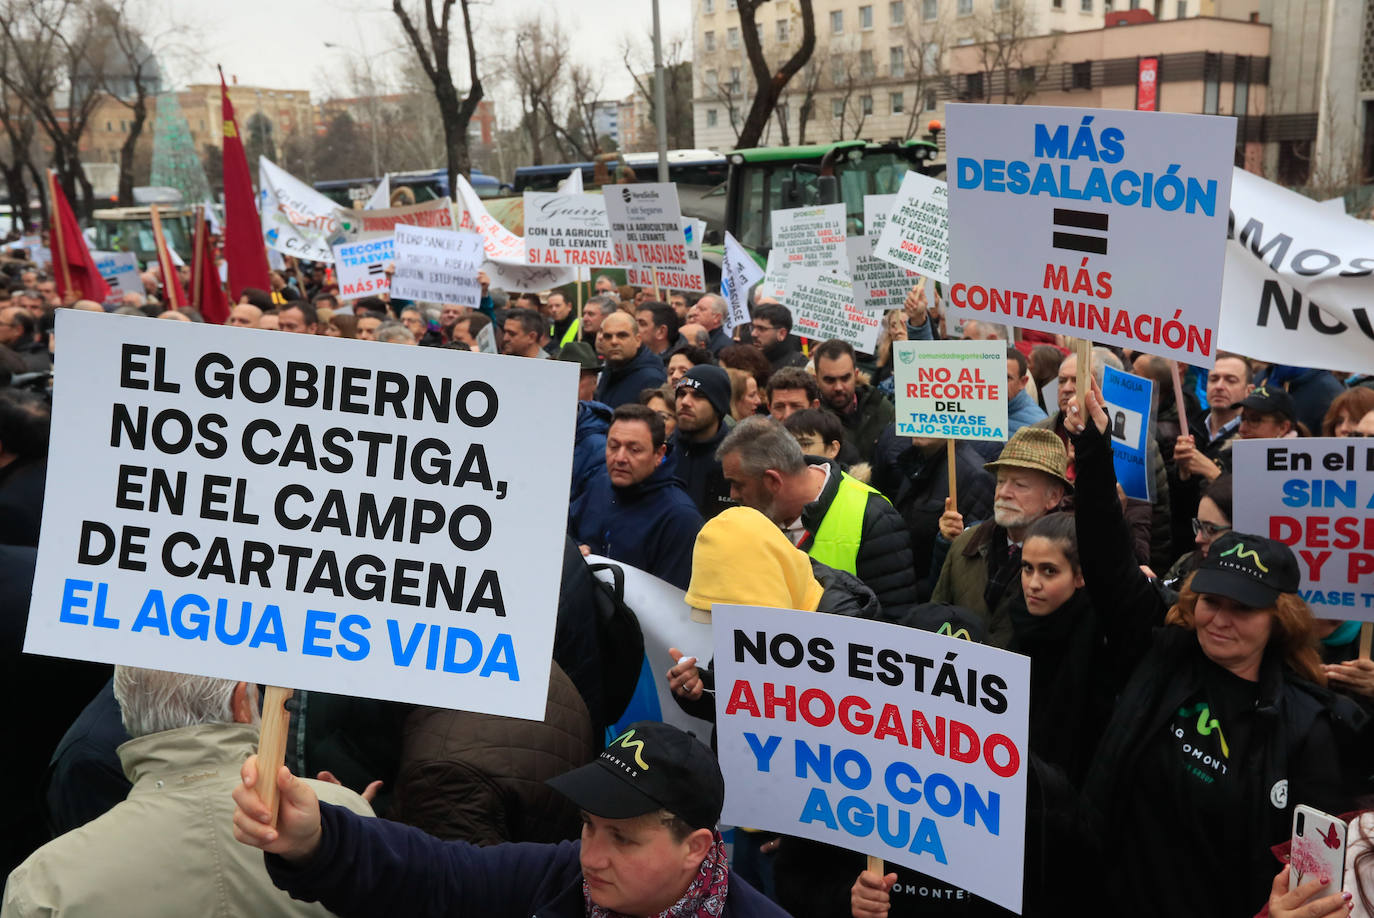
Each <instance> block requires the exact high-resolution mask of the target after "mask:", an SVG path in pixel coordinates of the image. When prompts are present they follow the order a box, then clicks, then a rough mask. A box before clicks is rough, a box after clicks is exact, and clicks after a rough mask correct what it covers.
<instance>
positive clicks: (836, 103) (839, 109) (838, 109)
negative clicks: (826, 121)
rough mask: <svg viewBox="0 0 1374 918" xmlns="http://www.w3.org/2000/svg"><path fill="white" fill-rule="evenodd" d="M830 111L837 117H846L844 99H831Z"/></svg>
mask: <svg viewBox="0 0 1374 918" xmlns="http://www.w3.org/2000/svg"><path fill="white" fill-rule="evenodd" d="M830 113H831V114H832V115H834V116H835V117H836V118H837V119H838V118H843V117H844V100H843V99H831V100H830Z"/></svg>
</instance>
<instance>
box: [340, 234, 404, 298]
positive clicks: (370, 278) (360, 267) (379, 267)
mask: <svg viewBox="0 0 1374 918" xmlns="http://www.w3.org/2000/svg"><path fill="white" fill-rule="evenodd" d="M395 263H396V237H395V236H394V235H389V236H374V237H373V238H371V239H361V240H359V241H358V242H345V243H342V244H340V245H336V246H334V276H335V279H336V280H337V281H338V283H339V299H341V300H356V299H360V298H362V297H365V296H376V295H377V294H379V293H386V292H388V291H389V290H390V287H391V281H390V278H388V277H387V273H386V266H387V265H389V264H395Z"/></svg>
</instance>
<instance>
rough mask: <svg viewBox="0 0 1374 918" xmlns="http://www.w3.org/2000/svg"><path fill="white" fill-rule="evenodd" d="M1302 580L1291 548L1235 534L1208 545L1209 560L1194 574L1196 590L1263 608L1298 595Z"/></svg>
mask: <svg viewBox="0 0 1374 918" xmlns="http://www.w3.org/2000/svg"><path fill="white" fill-rule="evenodd" d="M1301 579H1302V576H1301V574H1300V573H1299V572H1298V559H1297V557H1296V556H1295V555H1294V554H1293V550H1292V549H1291V548H1289V547H1288V546H1287V545H1284V544H1283V543H1282V542H1276V541H1274V540H1273V539H1266V538H1264V537H1262V536H1257V535H1248V534H1246V533H1243V532H1235V531H1231V532H1224V533H1222V534H1221V535H1219V536H1217V538H1216V540H1215V541H1213V542H1212V544H1211V545H1210V546H1208V548H1207V557H1205V558H1203V559H1202V563H1201V564H1199V565H1198V569H1197V573H1196V574H1194V575H1193V582H1192V589H1193V592H1194V593H1211V594H1213V595H1216V596H1225V597H1227V598H1228V599H1234V600H1235V601H1236V602H1238V603H1240V604H1242V605H1245V606H1249V607H1250V608H1252V609H1263V608H1266V607H1268V606H1272V605H1274V603H1275V602H1276V601H1277V600H1278V598H1279V594H1280V593H1296V592H1297V591H1298V584H1299V582H1300V581H1301Z"/></svg>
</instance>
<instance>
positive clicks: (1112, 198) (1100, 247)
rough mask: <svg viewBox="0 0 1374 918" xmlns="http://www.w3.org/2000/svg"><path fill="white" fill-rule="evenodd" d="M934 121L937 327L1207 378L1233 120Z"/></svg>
mask: <svg viewBox="0 0 1374 918" xmlns="http://www.w3.org/2000/svg"><path fill="white" fill-rule="evenodd" d="M946 116H947V123H948V127H949V130H948V135H947V136H948V138H949V155H948V159H949V164H950V180H949V181H950V184H949V246H950V266H949V267H950V279H951V281H952V285H951V287H950V289H949V302H950V309H951V314H952V315H953V316H955V317H957V318H963V319H981V320H984V321H989V322H1003V323H1009V324H1012V325H1016V326H1019V327H1021V328H1030V329H1036V330H1039V331H1047V332H1054V333H1060V334H1067V335H1073V336H1075V337H1079V338H1088V339H1091V340H1093V341H1101V342H1103V343H1107V344H1115V345H1119V346H1121V347H1127V348H1131V349H1133V350H1137V351H1144V352H1146V353H1149V354H1158V355H1160V356H1164V357H1171V358H1174V359H1179V360H1186V361H1187V362H1188V363H1191V364H1195V365H1197V366H1203V367H1210V366H1211V365H1212V361H1213V360H1214V359H1215V356H1216V350H1217V346H1218V345H1217V335H1216V326H1217V316H1218V312H1219V309H1220V303H1221V273H1222V260H1223V256H1224V253H1225V246H1226V221H1227V202H1228V200H1229V198H1230V193H1231V161H1232V158H1233V157H1234V155H1235V134H1236V130H1235V129H1236V122H1235V119H1234V118H1223V117H1217V116H1215V115H1176V114H1163V113H1160V112H1137V111H1118V110H1107V109H1083V108H1053V107H1047V106H1040V105H1035V106H1021V105H960V104H951V105H950V106H949V107H948V108H947V110H946ZM1166 276H1167V277H1168V278H1171V279H1173V280H1172V281H1169V282H1162V281H1161V278H1163V277H1166Z"/></svg>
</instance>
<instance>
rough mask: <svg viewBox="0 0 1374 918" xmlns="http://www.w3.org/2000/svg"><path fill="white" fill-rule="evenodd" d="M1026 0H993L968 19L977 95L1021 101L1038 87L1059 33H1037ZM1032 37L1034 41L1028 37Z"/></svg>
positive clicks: (1052, 57) (990, 99) (1007, 101)
mask: <svg viewBox="0 0 1374 918" xmlns="http://www.w3.org/2000/svg"><path fill="white" fill-rule="evenodd" d="M1035 19H1036V17H1035V11H1034V10H1033V9H1032V8H1031V7H1030V4H1029V3H1028V2H1027V0H996V2H994V3H993V5H992V7H991V8H990V9H987V10H984V11H983V12H982V13H981V14H980V15H978V16H975V17H974V18H973V19H972V20H971V21H970V23H969V29H968V36H967V37H969V38H972V39H973V41H974V43H975V44H976V45H977V48H978V51H977V60H978V69H979V71H980V73H981V74H982V78H981V82H982V84H983V85H982V94H981V96H982V97H981V99H968V100H967V101H970V102H978V101H984V100H986V101H988V102H1000V103H1002V104H1003V105H1022V104H1024V103H1025V102H1026V100H1027V99H1029V98H1030V97H1031V96H1033V95H1035V94H1036V92H1038V91H1039V89H1040V84H1041V83H1043V82H1044V81H1045V78H1046V77H1047V76H1048V75H1049V71H1050V65H1051V64H1053V63H1054V60H1055V57H1056V55H1057V53H1058V49H1059V37H1058V36H1057V35H1055V36H1051V37H1050V38H1049V39H1048V40H1047V39H1045V38H1044V37H1043V36H1040V35H1039V33H1038V31H1037V28H1036V25H1037V24H1036V21H1035ZM1032 39H1034V41H1032Z"/></svg>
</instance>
